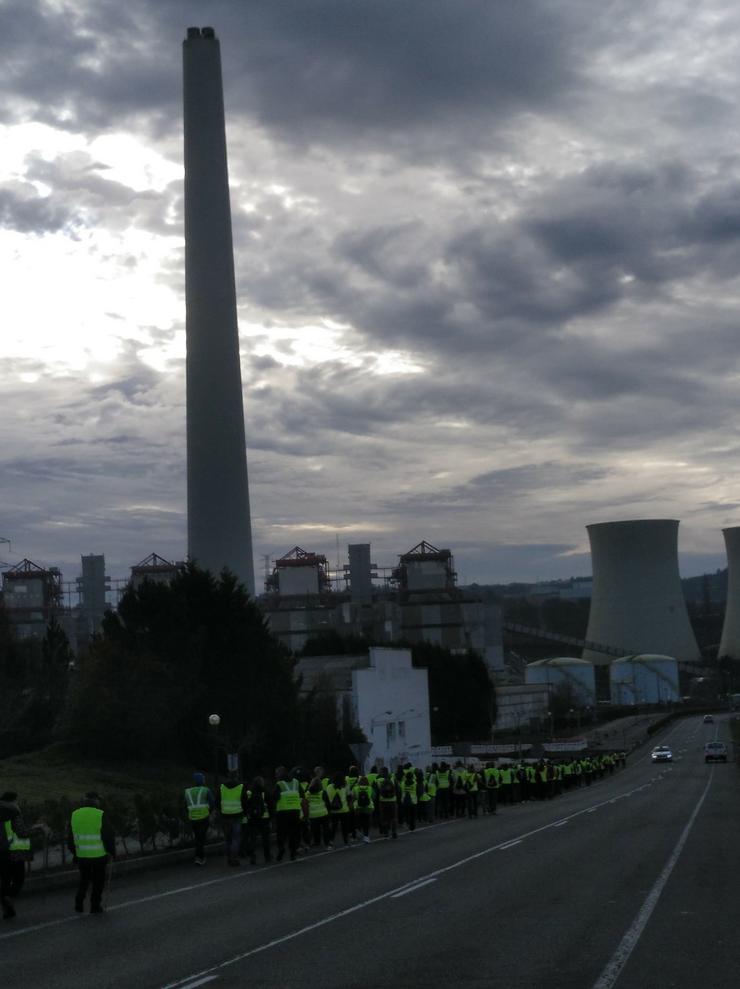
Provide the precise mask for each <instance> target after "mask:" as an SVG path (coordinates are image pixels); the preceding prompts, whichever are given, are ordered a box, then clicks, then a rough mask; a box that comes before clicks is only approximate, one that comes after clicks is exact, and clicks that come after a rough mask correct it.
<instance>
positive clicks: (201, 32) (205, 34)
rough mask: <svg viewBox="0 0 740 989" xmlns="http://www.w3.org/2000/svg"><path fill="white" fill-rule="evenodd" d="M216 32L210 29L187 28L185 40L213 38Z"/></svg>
mask: <svg viewBox="0 0 740 989" xmlns="http://www.w3.org/2000/svg"><path fill="white" fill-rule="evenodd" d="M215 37H216V32H215V31H214V30H213V28H212V27H189V28H188V30H187V40H188V41H190V40H191V39H193V38H215Z"/></svg>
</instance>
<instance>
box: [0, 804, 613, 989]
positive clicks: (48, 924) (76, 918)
mask: <svg viewBox="0 0 740 989" xmlns="http://www.w3.org/2000/svg"><path fill="white" fill-rule="evenodd" d="M608 803H609V801H608V800H604V801H602V802H601V803H598V804H594V805H593V806H592V807H586V808H584V809H583V810H580V811H576V812H575V813H574V814H571V818H575V817H579V816H580V815H581V814H584V813H586V814H593V813H594V812H595V811H597V810H598V809H599V808H600V807H604V806H606V804H608ZM568 820H570V818H568ZM457 823H459V821H457V820H456V819H452V820H446V821H436V822H435V823H434V824H429V825H427V827H426V828H424V829H422V830H421V831H420V832H418V833H417V832H414V833H417V834H421V835H422V836H423V835H424V834H425V833H426V832H427V831H431V830H433V829H435V828H443V827H448V826H449V825H453V824H457ZM556 824H557V822H554V823H552V824H545V825H543V826H542V827H541V828H536V829H535V830H534V831H528V832H527V833H526V834H524V835H522V836H521V837H520V838H518V839H515V840H511V841H509V842H505V843H504V844H502V845H494V846H493V847H491V848H487V849H484V850H483V851H482V852H476V853H475V855H473V856H472V857H471V858H472V859H475V858H479V857H480V856H481V855H487V854H488V853H489V852H492V851H497V850H499V849H504V848H507V847H508V848H511V847H513V846H514V845H515V844H519V843H520V842H521V841H523V840H524V838H528V837H529V836H530V835H533V834H538V833H540V832H541V831H546V830H547V829H548V828H551V827H554V826H556ZM410 833H411V832H401V833H400V834H399V838H404V837H408V835H409V834H410ZM383 841H385V839H378V838H374V839H373V841H372V842H371V844H375V843H376V842H383ZM352 847H354V846H352V845H348V846H347V847H346V848H335V849H333V850H332V851H325V852H319V853H317V854H315V855H312V856H311V857H310V858H306V859H298V860H297V861H295V862H277V863H274V864H273V865H270V866H262V867H261V868H259V869H245V870H244V871H239V872H236V873H230V874H229V875H228V876H219V877H218V878H216V879H206V880H205V881H204V882H198V883H190V884H188V885H187V886H177V887H176V888H175V889H167V890H163V891H161V892H159V893H152V894H151V895H149V896H141V897H137V898H136V899H134V900H126V901H124V902H123V903H115V904H113V905H112V906H109V907H108V908H107V912H108V913H113V912H114V911H116V910H126V909H128V908H129V907H135V906H140V905H141V904H142V903H152V902H154V901H155V900H164V899H166V898H168V897H170V896H177V895H179V894H180V893H190V892H193V891H200V890H201V889H205V888H206V887H208V886H215V885H218V884H220V883H228V882H233V881H235V880H237V881H238V880H240V879H246V878H247V877H248V876H254V875H256V874H263V873H266V872H269V871H271V870H272V869H284V868H287V867H288V866H295V865H299V864H301V863H304V864H305V863H307V862H318V861H319V860H320V859H322V858H323V857H324V856H325V855H337V854H338V853H340V852H346V851H350V850H351V848H352ZM468 861H471V859H462V860H461V861H460V862H459V863H453V865H451V866H447V867H446V868H449V869H452V868H457V867H458V865H463V864H465V863H466V862H468ZM442 871H445V870H442ZM423 878H426V877H424V876H422V877H420V879H423ZM391 892H395V891H391ZM388 895H390V894H389V893H384V894H383V896H388ZM381 898H382V897H381ZM374 902H375V900H372V901H368V904H369V903H374ZM82 921H84V918H83V917H82V916H80V915H79V914H73V915H72V916H68V917H58V918H56V919H55V920H47V921H44V922H42V923H40V924H31V925H29V926H28V927H16V928H15V929H14V930H12V931H8V932H7V933H3V934H0V941H7V940H9V939H10V938H14V937H21V936H22V935H24V934H33V933H34V932H36V931H42V930H47V929H49V928H52V927H59V926H60V925H62V924H76V923H80V922H82ZM290 936H291V935H288V937H290ZM278 943H279V942H278ZM255 950H256V949H255ZM260 950H262V949H260ZM199 974H205V973H199ZM195 977H196V976H193V978H195ZM173 985H177V986H178V987H179V989H183V983H181V982H177V983H173Z"/></svg>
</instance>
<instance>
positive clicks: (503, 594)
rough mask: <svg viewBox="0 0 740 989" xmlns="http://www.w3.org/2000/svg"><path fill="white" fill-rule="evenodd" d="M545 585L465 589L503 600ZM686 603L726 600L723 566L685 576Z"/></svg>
mask: <svg viewBox="0 0 740 989" xmlns="http://www.w3.org/2000/svg"><path fill="white" fill-rule="evenodd" d="M584 579H586V578H580V577H575V578H573V577H571V578H570V580H562V581H555V580H553V581H548V582H547V584H546V586H547V587H548V588H549V589H554V588H557V587H558V585H562V586H563V587H564V588H567V587H568V586H570V585H571V584H572V583H573V581H579V580H584ZM544 586H545V585H544V583H543V582H541V581H537V582H535V581H532V583H531V584H527V583H522V582H516V583H511V584H470V585H469V586H468V587H467V588H465V590H468V591H470V592H471V593H474V594H479V595H480V596H481V597H482V598H483V600H484V601H497V600H498V601H503V600H505V599H512V598H526V597H529V596H530V595H532V594H536V593H537V591H538V589H541V588H543V587H544ZM681 586H682V587H683V593H684V597H685V598H686V602H687V603H688V604H691V605H704V604H710V605H724V603H725V601H726V600H727V569H724V570H715V572H714V573H705V574H700V575H699V576H698V577H685V578H684V579H683V580H682V581H681Z"/></svg>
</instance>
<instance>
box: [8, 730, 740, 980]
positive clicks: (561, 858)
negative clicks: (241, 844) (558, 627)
mask: <svg viewBox="0 0 740 989" xmlns="http://www.w3.org/2000/svg"><path fill="white" fill-rule="evenodd" d="M723 733H726V726H725V725H724V724H723V723H722V722H721V721H720V722H718V724H717V725H714V726H704V725H702V724H701V722H700V719H695V718H694V719H688V720H685V721H682V722H680V723H678V724H677V725H676V726H674V727H673V728H671V729H670V731H669V732H667V733H666V734H665V735H664V736H663V737H664V738H666V739H667V741H668V743H669V744H671V745H672V746H673V747H674V753H675V757H676V762H675V763H674V764H673V766H660V767H656V766H653V765H652V764H651V763H650V761H649V758H648V757H647V754H646V753H644V754H640V755H639V756H634V757H633V759H632V760H631V764H630V765H628V768H627V769H626V770H624V771H621V772H619V771H618V772H617V773H615V775H614V776H612V777H608V778H607V779H605V780H603V781H602V782H600V783H598V784H596V785H594V786H592V787H591V788H588V789H587V788H583V789H581V790H579V791H575V792H570V793H568V794H566V795H564V796H563V797H561V798H558V799H556V800H553V801H549V802H545V803H542V804H534V803H530V804H527V805H522V806H515V807H510V808H509V807H507V808H503V809H502V810H501V812H500V813H499V814H498V815H497V816H496V817H495V818H479V819H478V820H476V821H472V822H467V821H462V822H452V823H443V824H439V825H437V826H434V827H431V828H425V829H420V830H418V831H417V832H416V833H415V834H412V835H404V836H403V837H402V838H401V839H400V840H399V841H398V842H390V841H377V842H373V844H371V845H370V846H362V845H360V846H355V847H352V848H351V849H348V850H346V851H345V850H336V851H334V852H331V853H328V854H322V855H312V856H308V857H306V858H304V859H300V860H299V861H298V862H296V863H292V864H291V863H286V864H281V865H279V866H275V867H272V868H264V867H263V868H259V869H257V870H251V869H246V870H242V871H240V872H238V873H237V872H235V871H233V870H232V871H230V872H227V870H226V869H225V868H224V867H223V866H222V864H221V862H220V861H217V860H214V861H213V862H211V863H210V864H209V867H208V869H207V870H194V869H193V868H192V867H190V868H185V867H177V868H173V869H172V870H166V871H165V872H156V873H154V872H153V873H149V874H144V875H139V876H136V877H133V876H132V877H130V878H127V879H126V880H125V881H123V882H121V883H120V884H117V885H116V889H115V892H114V897H113V909H111V910H110V912H109V913H108V914H107V915H106V916H104V917H89V916H84V917H77V916H74V915H72V916H70V911H71V895H70V893H69V892H61V893H60V892H58V893H53V894H48V895H45V896H43V897H42V896H33V897H28V898H27V899H26V900H24V901H22V902H21V904H20V908H21V909H20V914H19V918H18V921H17V922H15V923H16V924H17V926H16V927H14V928H13V929H12V930H8V928H9V927H10V925H7V926H5V927H2V928H0V957H2V964H3V969H2V970H3V975H4V977H7V978H8V982H7V984H8V985H9V986H13V985H25V986H39V987H47V986H49V987H52V986H54V987H56V986H59V987H66V986H74V987H75V989H85V987H86V986H92V985H95V986H96V987H100V986H101V985H105V986H111V987H118V986H121V987H123V986H133V985H136V986H142V987H149V986H151V987H164V986H168V985H178V986H180V987H185V986H187V987H193V986H195V985H196V984H201V985H210V986H213V987H215V989H219V987H229V986H243V985H247V984H248V985H250V986H281V987H292V986H295V987H299V986H300V987H303V986H312V985H313V984H314V983H315V982H318V981H320V982H321V984H322V986H326V987H334V986H336V987H340V986H342V987H344V986H358V987H371V986H417V985H418V986H421V985H425V986H426V985H429V984H430V983H438V982H440V981H442V980H454V981H456V982H458V983H460V984H462V985H470V986H478V985H480V986H484V985H486V986H488V985H497V984H507V985H509V986H528V987H543V989H549V987H565V986H568V987H573V986H578V987H581V986H583V987H585V989H589V987H595V986H597V984H599V980H600V979H602V978H606V979H607V980H608V979H610V978H612V977H613V976H614V974H615V970H614V964H612V969H611V970H610V969H609V966H610V963H613V962H614V958H615V953H617V952H618V949H619V948H620V943H621V942H622V939H623V938H624V936H625V934H626V933H628V932H629V931H630V930H631V929H632V928H633V926H634V924H635V922H636V918H638V917H639V915H640V910H641V908H642V907H643V905H644V903H645V901H646V899H648V898H650V896H651V895H652V896H655V884H656V882H657V881H658V880H659V879H660V876H661V873H662V872H663V871H664V869H665V867H666V864H667V863H669V862H670V860H671V857H672V855H674V854H675V851H676V847H677V843H679V841H680V840H681V838H682V836H684V842H685V844H684V846H683V848H682V849H681V851H680V854H679V855H678V857H677V861H676V862H675V865H674V866H673V868H672V870H671V872H670V875H669V876H668V877H667V878H666V879H665V884H664V887H663V888H662V890H661V891H660V896H659V897H658V898H657V901H656V903H655V905H654V909H653V912H652V914H651V915H650V917H649V918H648V919H647V922H646V923H645V925H644V930H642V929H641V930H640V932H639V936H638V937H637V939H636V940H635V943H634V945H631V954H628V955H627V957H626V958H623V957H622V955H620V956H619V957H618V959H617V963H616V964H617V971H616V984H617V985H618V986H619V987H620V989H621V987H623V986H645V987H648V986H650V987H656V986H658V987H662V986H689V985H691V986H694V985H696V984H697V975H696V973H697V965H701V971H702V973H705V974H706V976H707V978H706V979H705V978H704V977H702V981H707V982H708V984H711V985H714V986H724V985H727V986H730V985H732V986H736V985H737V984H738V978H737V972H738V959H737V948H736V945H735V931H737V930H738V929H739V928H738V922H739V921H740V915H739V912H738V897H737V886H738V884H737V879H736V877H737V876H738V866H740V851H738V842H737V840H736V834H737V829H736V825H735V822H736V821H738V820H739V819H740V817H739V812H740V786H739V785H738V776H737V770H736V768H735V767H734V766H732V765H727V766H725V765H718V766H717V767H712V766H709V767H707V766H705V765H704V762H703V758H702V755H701V749H702V746H703V743H704V741H705V739H706V738H711V737H714V736H715V734H719V737H723ZM662 740H663V739H662V738H661V741H662ZM692 815H694V816H693V823H692V824H691V828H690V830H689V831H688V833H686V828H687V824H688V823H689V822H690V821H692ZM33 928H35V929H33ZM622 954H624V952H622ZM621 962H624V965H623V967H622V968H620V967H619V963H621ZM604 973H606V974H604ZM609 984H610V983H609V982H608V981H607V982H602V984H600V985H599V989H607V987H608V986H609ZM611 984H615V982H614V981H612V982H611Z"/></svg>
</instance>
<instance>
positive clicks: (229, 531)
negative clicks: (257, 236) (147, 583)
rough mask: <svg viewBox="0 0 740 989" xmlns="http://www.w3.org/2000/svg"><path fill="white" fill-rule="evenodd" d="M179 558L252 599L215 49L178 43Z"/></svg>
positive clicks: (199, 42) (213, 42) (206, 33)
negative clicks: (183, 467) (184, 535)
mask: <svg viewBox="0 0 740 989" xmlns="http://www.w3.org/2000/svg"><path fill="white" fill-rule="evenodd" d="M183 81H184V125H185V305H186V321H185V337H186V352H187V356H186V376H187V449H188V556H189V558H190V559H191V560H194V561H196V562H197V563H198V564H199V565H200V566H202V567H205V568H206V569H208V570H211V571H212V572H213V573H215V574H218V573H220V571H221V570H222V569H223V568H224V567H227V568H228V569H229V570H231V571H232V572H233V573H234V574H236V576H237V577H238V578H239V579H240V580H241V581H242V582H243V583H244V585H245V586H246V588H247V590H248V591H249V593H250V594H252V595H253V594H254V562H253V559H252V528H251V519H250V514H249V487H248V484H247V453H246V443H245V434H244V404H243V400H242V379H241V366H240V363H239V330H238V326H237V313H236V286H235V279H234V251H233V246H232V237H231V206H230V202H229V177H228V170H227V161H226V134H225V128H224V99H223V83H222V79H221V51H220V48H219V43H218V40H217V38H216V37H215V35H214V32H213V28H207V27H204V28H203V29H202V30H201V29H200V28H197V27H191V28H188V32H187V39H186V40H185V41H184V42H183Z"/></svg>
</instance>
